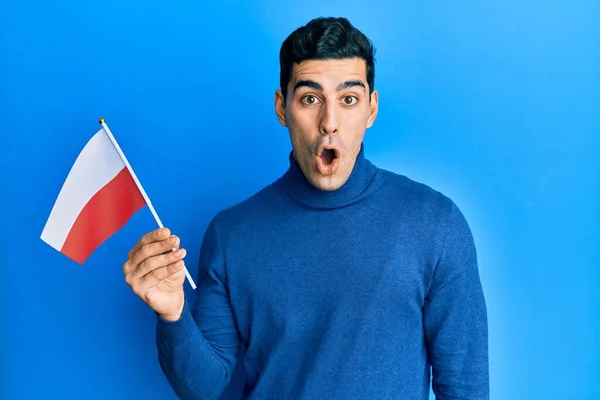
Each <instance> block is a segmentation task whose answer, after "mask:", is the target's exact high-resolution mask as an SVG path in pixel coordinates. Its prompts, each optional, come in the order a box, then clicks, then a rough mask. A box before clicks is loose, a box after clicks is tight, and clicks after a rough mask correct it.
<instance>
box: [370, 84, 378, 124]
mask: <svg viewBox="0 0 600 400" xmlns="http://www.w3.org/2000/svg"><path fill="white" fill-rule="evenodd" d="M378 111H379V94H378V93H377V90H373V93H371V102H370V103H369V119H368V121H367V128H370V127H371V126H372V125H373V123H374V122H375V118H377V112H378Z"/></svg>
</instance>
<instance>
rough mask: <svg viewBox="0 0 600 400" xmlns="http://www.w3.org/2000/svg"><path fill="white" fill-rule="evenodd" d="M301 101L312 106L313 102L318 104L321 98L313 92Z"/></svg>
mask: <svg viewBox="0 0 600 400" xmlns="http://www.w3.org/2000/svg"><path fill="white" fill-rule="evenodd" d="M301 101H302V102H303V103H304V104H307V105H309V106H312V105H313V104H317V103H318V102H319V99H318V98H317V96H314V95H312V94H308V95H306V96H304V97H302V99H301Z"/></svg>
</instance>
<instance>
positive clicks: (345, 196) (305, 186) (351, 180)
mask: <svg viewBox="0 0 600 400" xmlns="http://www.w3.org/2000/svg"><path fill="white" fill-rule="evenodd" d="M288 158H289V168H288V170H287V171H286V173H285V174H284V175H283V176H282V179H281V180H280V182H281V184H282V187H283V189H284V190H285V191H286V192H287V193H288V194H289V195H290V196H291V197H292V198H293V199H294V200H296V201H297V202H299V203H301V204H302V205H304V206H307V207H310V208H316V209H331V208H337V207H344V206H346V205H349V204H351V203H354V202H356V201H358V200H359V199H361V198H362V197H363V196H365V195H366V194H367V192H368V190H367V189H368V188H369V187H370V186H371V184H372V182H373V180H374V178H375V172H376V168H375V166H374V165H373V164H372V163H371V162H370V161H369V160H367V159H366V158H365V154H364V144H362V143H361V146H360V151H359V153H358V155H357V156H356V162H355V163H354V167H353V169H352V172H351V174H350V176H349V177H348V179H347V180H346V182H345V183H344V184H343V185H342V186H341V187H340V188H339V189H336V190H333V191H324V190H320V189H318V188H316V187H314V186H313V185H312V184H311V183H310V182H309V181H308V179H306V177H305V176H304V173H303V172H302V169H301V168H300V165H299V164H298V162H297V161H296V160H295V159H294V156H293V152H291V151H290V153H289V156H288Z"/></svg>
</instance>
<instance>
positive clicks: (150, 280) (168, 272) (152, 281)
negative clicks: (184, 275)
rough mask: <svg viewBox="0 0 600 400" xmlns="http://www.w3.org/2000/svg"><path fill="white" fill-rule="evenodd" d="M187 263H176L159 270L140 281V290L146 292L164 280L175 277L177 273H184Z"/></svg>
mask: <svg viewBox="0 0 600 400" xmlns="http://www.w3.org/2000/svg"><path fill="white" fill-rule="evenodd" d="M183 267H185V263H184V261H183V260H179V261H176V262H174V263H171V264H169V265H167V266H164V267H160V268H157V269H155V270H153V271H151V272H150V273H148V274H146V275H144V276H143V277H142V278H140V279H139V284H138V285H139V286H138V290H140V291H142V292H143V291H145V290H148V289H149V288H151V287H152V286H154V285H156V284H157V283H159V282H160V281H162V280H163V279H167V278H170V277H175V276H176V274H177V273H180V272H181V271H183Z"/></svg>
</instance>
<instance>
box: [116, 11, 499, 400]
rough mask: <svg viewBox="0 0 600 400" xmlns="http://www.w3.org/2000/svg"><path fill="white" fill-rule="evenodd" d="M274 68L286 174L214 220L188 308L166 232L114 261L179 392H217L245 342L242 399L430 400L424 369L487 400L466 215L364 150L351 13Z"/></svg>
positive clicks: (367, 46)
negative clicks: (149, 320)
mask: <svg viewBox="0 0 600 400" xmlns="http://www.w3.org/2000/svg"><path fill="white" fill-rule="evenodd" d="M280 64H281V76H280V80H281V88H280V90H278V91H277V92H276V95H275V109H276V114H277V117H278V119H279V121H280V122H281V124H282V125H284V126H285V127H287V128H288V131H289V135H290V138H291V143H292V147H293V150H292V151H291V152H290V155H289V169H288V170H287V171H286V172H285V174H284V175H283V176H281V177H280V178H279V179H277V180H276V181H275V182H273V183H272V184H270V185H268V186H267V187H265V188H264V189H262V190H261V191H260V192H258V193H256V194H255V195H253V196H252V197H250V198H248V199H246V200H245V201H243V202H241V203H240V204H237V205H235V206H233V207H230V208H228V209H226V210H223V211H221V212H220V213H218V214H217V215H216V216H215V217H214V218H213V219H212V221H211V223H210V224H209V226H208V229H207V231H206V233H205V236H204V240H203V243H202V246H201V252H200V264H199V270H200V272H199V277H198V279H197V283H198V289H197V299H196V302H195V305H194V307H192V305H191V304H188V302H187V301H186V298H185V296H184V291H183V283H184V280H185V274H184V271H183V269H182V268H183V258H184V256H185V250H184V249H181V248H179V238H178V237H176V236H174V235H170V232H169V230H168V229H160V230H156V231H153V232H150V233H148V234H147V235H145V236H144V237H142V238H141V240H140V241H139V242H138V243H137V244H136V245H135V246H134V248H133V249H132V250H131V251H130V252H129V259H128V260H127V262H126V263H125V265H124V267H123V270H124V274H125V279H126V281H127V283H128V284H129V285H130V286H131V287H132V289H133V290H134V292H135V293H136V294H137V295H139V296H140V297H141V298H142V299H143V300H144V301H145V302H146V303H147V304H148V306H149V307H151V309H153V310H154V311H155V312H156V313H157V347H158V354H159V362H160V365H161V368H162V370H163V371H164V373H165V375H166V377H167V378H168V380H169V382H170V383H171V385H172V387H173V388H174V390H175V392H176V393H177V394H178V395H179V396H180V397H181V398H186V399H192V398H193V399H216V398H218V397H219V395H220V394H221V393H222V391H223V390H224V388H225V387H226V385H227V384H228V382H229V380H230V378H231V373H232V370H233V368H234V365H235V361H236V353H237V350H238V347H239V346H240V345H242V346H244V348H245V359H244V368H245V371H246V376H247V381H246V386H245V390H244V394H245V396H246V398H249V399H294V400H301V399H369V400H372V399H427V398H428V393H429V383H430V377H431V375H432V376H433V390H434V392H435V393H436V396H437V398H438V399H487V398H488V397H489V394H488V359H487V357H488V356H487V316H486V306H485V301H484V296H483V293H482V288H481V284H480V278H479V272H478V266H477V257H476V251H475V247H474V243H473V239H472V236H471V232H470V230H469V227H468V225H467V222H466V221H465V219H464V217H463V215H462V214H461V212H460V211H459V209H458V208H457V206H456V205H455V204H454V203H453V202H452V201H451V200H450V199H449V198H447V197H445V196H444V195H442V194H440V193H439V192H437V191H435V190H433V189H431V188H429V187H427V186H425V185H423V184H420V183H417V182H414V181H412V180H410V179H408V178H406V177H404V176H401V175H397V174H394V173H392V172H389V171H385V170H383V169H380V168H378V167H376V166H375V165H373V164H372V163H371V162H369V161H368V160H367V159H366V158H365V155H364V147H363V136H364V134H365V131H366V129H367V128H369V127H371V125H372V124H373V122H374V121H375V117H376V115H377V109H378V95H377V91H376V90H375V89H374V85H373V82H374V61H373V47H372V45H371V42H370V41H369V39H367V38H366V37H365V36H364V35H363V34H362V33H361V32H360V31H358V30H357V29H356V28H354V27H353V26H352V25H351V24H350V23H349V22H348V21H347V20H346V19H343V18H319V19H316V20H313V21H311V22H309V23H308V24H307V25H306V26H304V27H301V28H299V29H297V30H296V31H294V32H293V33H292V34H291V35H290V36H289V37H288V38H287V39H286V40H285V41H284V43H283V45H282V47H281V52H280ZM171 249H177V250H176V251H171ZM430 367H431V371H432V372H431V375H430Z"/></svg>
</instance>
